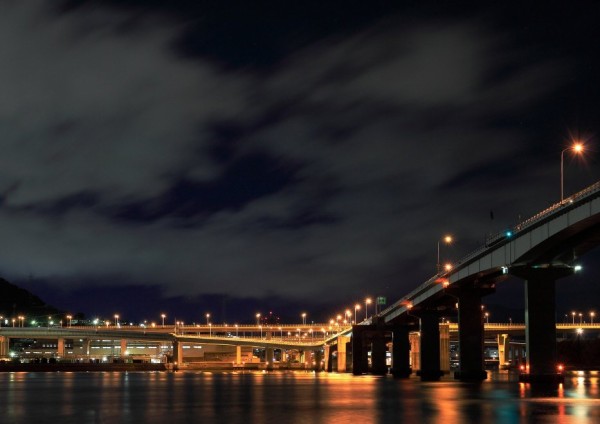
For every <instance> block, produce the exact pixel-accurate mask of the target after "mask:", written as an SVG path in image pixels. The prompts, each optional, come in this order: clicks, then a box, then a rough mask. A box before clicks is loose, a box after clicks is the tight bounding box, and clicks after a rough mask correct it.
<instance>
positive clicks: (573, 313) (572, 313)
mask: <svg viewBox="0 0 600 424" xmlns="http://www.w3.org/2000/svg"><path fill="white" fill-rule="evenodd" d="M571 315H573V325H575V311H573V312H571Z"/></svg>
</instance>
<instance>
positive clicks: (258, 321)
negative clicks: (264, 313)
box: [256, 312, 260, 325]
mask: <svg viewBox="0 0 600 424" xmlns="http://www.w3.org/2000/svg"><path fill="white" fill-rule="evenodd" d="M258 324H260V312H258V313H257V314H256V325H258Z"/></svg>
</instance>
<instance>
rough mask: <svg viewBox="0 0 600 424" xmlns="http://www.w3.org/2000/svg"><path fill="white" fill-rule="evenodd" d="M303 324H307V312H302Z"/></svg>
mask: <svg viewBox="0 0 600 424" xmlns="http://www.w3.org/2000/svg"><path fill="white" fill-rule="evenodd" d="M302 325H306V312H302Z"/></svg>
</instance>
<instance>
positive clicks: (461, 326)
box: [454, 288, 487, 381]
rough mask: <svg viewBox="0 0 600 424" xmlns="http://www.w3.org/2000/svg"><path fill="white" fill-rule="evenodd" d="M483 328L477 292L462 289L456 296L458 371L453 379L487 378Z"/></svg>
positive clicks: (472, 289)
mask: <svg viewBox="0 0 600 424" xmlns="http://www.w3.org/2000/svg"><path fill="white" fill-rule="evenodd" d="M483 343H484V328H483V314H482V313H481V293H480V291H479V290H477V289H474V288H470V289H468V288H467V289H464V290H462V291H461V293H460V294H459V296H458V352H459V361H460V371H458V372H456V373H454V378H456V379H459V380H461V381H482V380H485V379H486V378H487V372H486V371H485V361H484V358H483Z"/></svg>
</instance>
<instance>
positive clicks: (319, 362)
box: [313, 350, 323, 372]
mask: <svg viewBox="0 0 600 424" xmlns="http://www.w3.org/2000/svg"><path fill="white" fill-rule="evenodd" d="M314 358H315V363H314V365H313V369H314V370H315V371H316V372H321V371H323V367H322V366H321V365H322V362H323V352H321V351H320V350H315V353H314Z"/></svg>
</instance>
